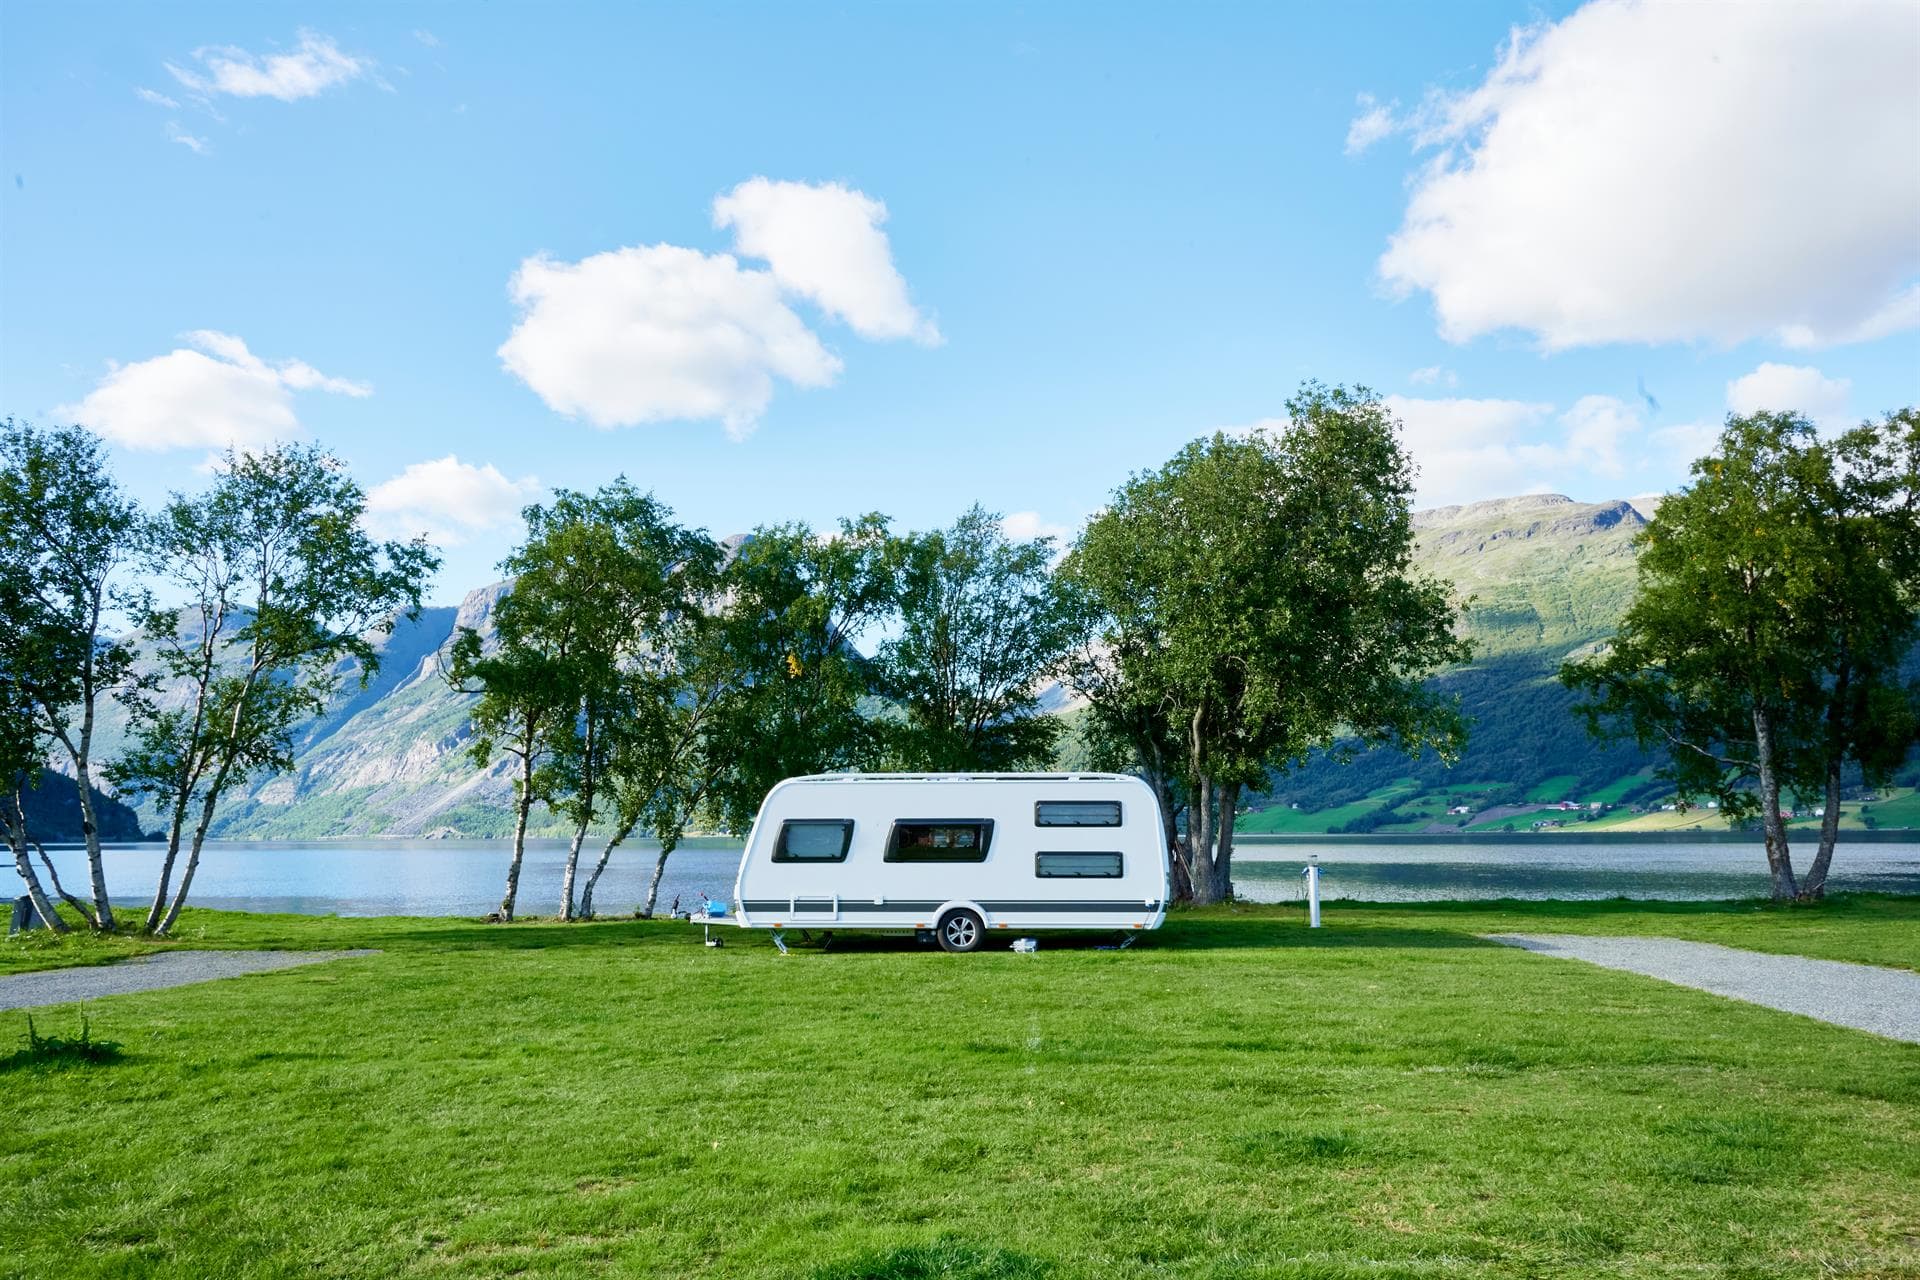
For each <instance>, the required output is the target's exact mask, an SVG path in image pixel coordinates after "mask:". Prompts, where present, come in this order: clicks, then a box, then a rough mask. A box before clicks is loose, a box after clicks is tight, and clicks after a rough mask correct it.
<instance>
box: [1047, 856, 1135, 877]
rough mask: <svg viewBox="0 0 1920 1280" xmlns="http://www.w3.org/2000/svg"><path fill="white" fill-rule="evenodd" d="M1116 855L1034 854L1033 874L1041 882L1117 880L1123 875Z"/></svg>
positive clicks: (1118, 857)
mask: <svg viewBox="0 0 1920 1280" xmlns="http://www.w3.org/2000/svg"><path fill="white" fill-rule="evenodd" d="M1121 868H1122V863H1121V858H1120V855H1119V854H1117V853H1036V854H1034V855H1033V874H1035V875H1036V876H1039V877H1040V878H1041V879H1042V880H1118V879H1119V878H1120V877H1121V876H1122V875H1123V874H1125V873H1124V872H1123V870H1122V869H1121Z"/></svg>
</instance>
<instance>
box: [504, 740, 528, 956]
mask: <svg viewBox="0 0 1920 1280" xmlns="http://www.w3.org/2000/svg"><path fill="white" fill-rule="evenodd" d="M532 810H533V743H532V742H531V741H529V742H528V743H527V753H526V754H525V755H523V756H521V757H520V794H519V796H518V797H516V800H515V804H514V813H513V860H512V861H511V862H509V863H507V891H506V893H505V894H503V895H502V896H501V898H500V915H501V918H502V919H504V920H505V921H506V922H507V923H508V924H512V923H513V902H514V899H515V898H517V897H519V896H520V863H521V861H522V859H524V858H525V857H526V855H527V814H528V813H530V812H532Z"/></svg>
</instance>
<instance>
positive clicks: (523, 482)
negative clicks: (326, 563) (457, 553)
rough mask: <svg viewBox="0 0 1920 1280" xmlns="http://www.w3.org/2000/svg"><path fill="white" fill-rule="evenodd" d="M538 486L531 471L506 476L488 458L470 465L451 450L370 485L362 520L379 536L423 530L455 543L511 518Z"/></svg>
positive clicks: (444, 542) (507, 522) (442, 542)
mask: <svg viewBox="0 0 1920 1280" xmlns="http://www.w3.org/2000/svg"><path fill="white" fill-rule="evenodd" d="M539 492H540V482H539V481H538V480H536V479H535V478H534V477H532V476H525V477H522V478H521V479H519V480H509V479H507V478H506V476H504V475H502V474H501V473H500V471H499V469H498V468H496V467H494V466H493V465H492V464H491V463H489V464H486V465H483V466H475V465H474V464H473V463H470V462H462V461H460V459H459V457H458V456H457V455H455V454H451V453H450V454H448V455H447V456H446V457H444V458H435V459H434V460H433V461H431V462H416V463H414V464H413V465H412V466H410V467H408V468H407V469H406V470H404V471H402V472H401V473H400V474H399V475H397V476H394V477H393V478H392V479H389V480H384V481H382V482H381V483H379V484H377V485H375V486H374V487H373V489H372V491H371V492H369V493H368V494H367V523H368V525H369V526H370V527H371V528H372V529H373V530H374V531H375V532H376V533H378V534H380V535H382V536H383V537H390V538H410V537H413V536H415V535H416V534H422V533H424V534H426V535H427V537H428V538H430V539H431V540H433V541H434V542H436V543H439V544H440V545H441V546H457V545H459V544H460V543H462V542H465V541H466V540H467V539H468V538H470V537H472V536H474V535H475V534H479V533H484V532H486V531H488V530H490V529H500V528H506V527H509V526H511V525H513V524H515V523H516V522H518V520H519V519H520V508H521V507H523V506H524V505H526V503H527V502H529V501H530V500H532V499H533V498H534V497H535V496H536V495H537V494H538V493H539Z"/></svg>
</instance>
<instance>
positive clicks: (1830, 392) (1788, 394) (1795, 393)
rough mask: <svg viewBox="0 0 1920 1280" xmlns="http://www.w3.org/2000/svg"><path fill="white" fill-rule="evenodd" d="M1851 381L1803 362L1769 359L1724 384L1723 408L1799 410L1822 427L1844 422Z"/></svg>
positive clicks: (1786, 411)
mask: <svg viewBox="0 0 1920 1280" xmlns="http://www.w3.org/2000/svg"><path fill="white" fill-rule="evenodd" d="M1852 390H1853V383H1852V382H1851V381H1850V380H1848V379H1846V378H1829V377H1827V376H1826V375H1825V374H1823V373H1821V372H1820V371H1819V370H1818V369H1814V368H1810V367H1808V366H1806V365H1792V364H1774V363H1772V362H1771V361H1769V362H1768V363H1766V364H1763V365H1761V366H1760V367H1759V368H1757V369H1755V370H1754V371H1753V372H1752V373H1749V374H1747V375H1746V376H1745V377H1741V378H1735V379H1734V380H1733V381H1732V382H1729V383H1728V384H1727V408H1728V409H1730V410H1731V411H1733V412H1734V413H1738V414H1748V413H1758V412H1760V411H1761V410H1764V409H1771V410H1777V411H1780V412H1783V413H1802V414H1805V415H1806V416H1807V417H1809V418H1811V419H1813V421H1814V422H1816V423H1818V424H1820V425H1821V426H1823V427H1838V426H1844V425H1845V423H1846V420H1847V396H1848V393H1849V392H1851V391H1852Z"/></svg>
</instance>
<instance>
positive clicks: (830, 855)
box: [773, 818, 853, 862]
mask: <svg viewBox="0 0 1920 1280" xmlns="http://www.w3.org/2000/svg"><path fill="white" fill-rule="evenodd" d="M852 844H853V821H852V819H850V818H788V819H787V820H786V821H785V822H783V823H781V824H780V838H779V839H778V840H775V841H774V842H773V860H774V861H775V862H845V861H846V860H847V849H848V847H849V846H850V845H852Z"/></svg>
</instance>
